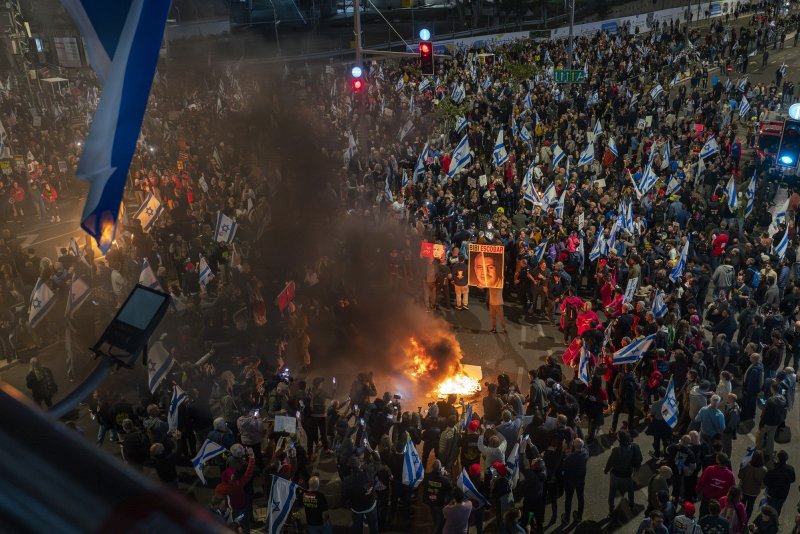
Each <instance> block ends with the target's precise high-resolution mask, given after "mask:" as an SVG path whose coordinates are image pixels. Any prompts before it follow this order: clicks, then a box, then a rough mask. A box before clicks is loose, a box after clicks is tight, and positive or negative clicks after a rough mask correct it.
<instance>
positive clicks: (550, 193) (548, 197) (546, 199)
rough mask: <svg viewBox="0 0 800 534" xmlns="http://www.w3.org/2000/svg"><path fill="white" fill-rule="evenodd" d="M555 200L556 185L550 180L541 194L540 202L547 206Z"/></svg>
mask: <svg viewBox="0 0 800 534" xmlns="http://www.w3.org/2000/svg"><path fill="white" fill-rule="evenodd" d="M557 201H558V193H556V186H555V184H554V183H552V182H551V183H550V185H548V186H547V189H545V190H544V194H543V195H542V202H543V203H544V205H543V207H545V208H549V207H550V206H552V205H553V204H555V203H556V202H557Z"/></svg>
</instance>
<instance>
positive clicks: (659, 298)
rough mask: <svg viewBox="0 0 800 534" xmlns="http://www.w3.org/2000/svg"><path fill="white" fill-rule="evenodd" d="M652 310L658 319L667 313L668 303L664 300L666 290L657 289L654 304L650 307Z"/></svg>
mask: <svg viewBox="0 0 800 534" xmlns="http://www.w3.org/2000/svg"><path fill="white" fill-rule="evenodd" d="M650 311H651V312H652V313H653V317H655V318H656V319H658V318H659V317H664V316H665V315H666V314H667V304H666V303H665V302H664V292H663V291H661V290H660V289H657V290H656V294H655V296H654V297H653V305H652V306H651V307H650Z"/></svg>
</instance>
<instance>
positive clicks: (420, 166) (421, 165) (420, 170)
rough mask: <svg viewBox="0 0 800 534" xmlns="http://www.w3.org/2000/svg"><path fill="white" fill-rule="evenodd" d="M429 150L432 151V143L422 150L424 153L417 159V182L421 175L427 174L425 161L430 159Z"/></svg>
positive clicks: (426, 144) (415, 171) (415, 169)
mask: <svg viewBox="0 0 800 534" xmlns="http://www.w3.org/2000/svg"><path fill="white" fill-rule="evenodd" d="M429 150H430V141H428V142H426V143H425V146H424V147H423V148H422V152H420V153H419V157H418V158H417V164H416V165H415V166H414V181H415V182H416V181H417V179H418V178H419V176H420V175H421V174H425V160H426V159H428V151H429Z"/></svg>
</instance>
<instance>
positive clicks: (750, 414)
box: [741, 353, 764, 421]
mask: <svg viewBox="0 0 800 534" xmlns="http://www.w3.org/2000/svg"><path fill="white" fill-rule="evenodd" d="M762 387H764V364H763V363H761V355H760V354H758V353H753V354H751V355H750V367H748V368H747V371H745V373H744V380H743V381H742V402H741V406H742V421H751V420H753V419H755V416H756V399H757V397H758V394H759V393H761V388H762Z"/></svg>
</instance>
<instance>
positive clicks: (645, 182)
mask: <svg viewBox="0 0 800 534" xmlns="http://www.w3.org/2000/svg"><path fill="white" fill-rule="evenodd" d="M657 181H658V175H657V174H656V173H655V172H654V171H653V166H652V165H648V166H647V167H646V168H645V170H644V176H642V181H641V183H640V184H639V186H638V192H639V194H640V195H641V196H644V195H646V194H647V192H648V191H650V189H651V188H652V187H653V186H654V185H655V184H656V182H657Z"/></svg>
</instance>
